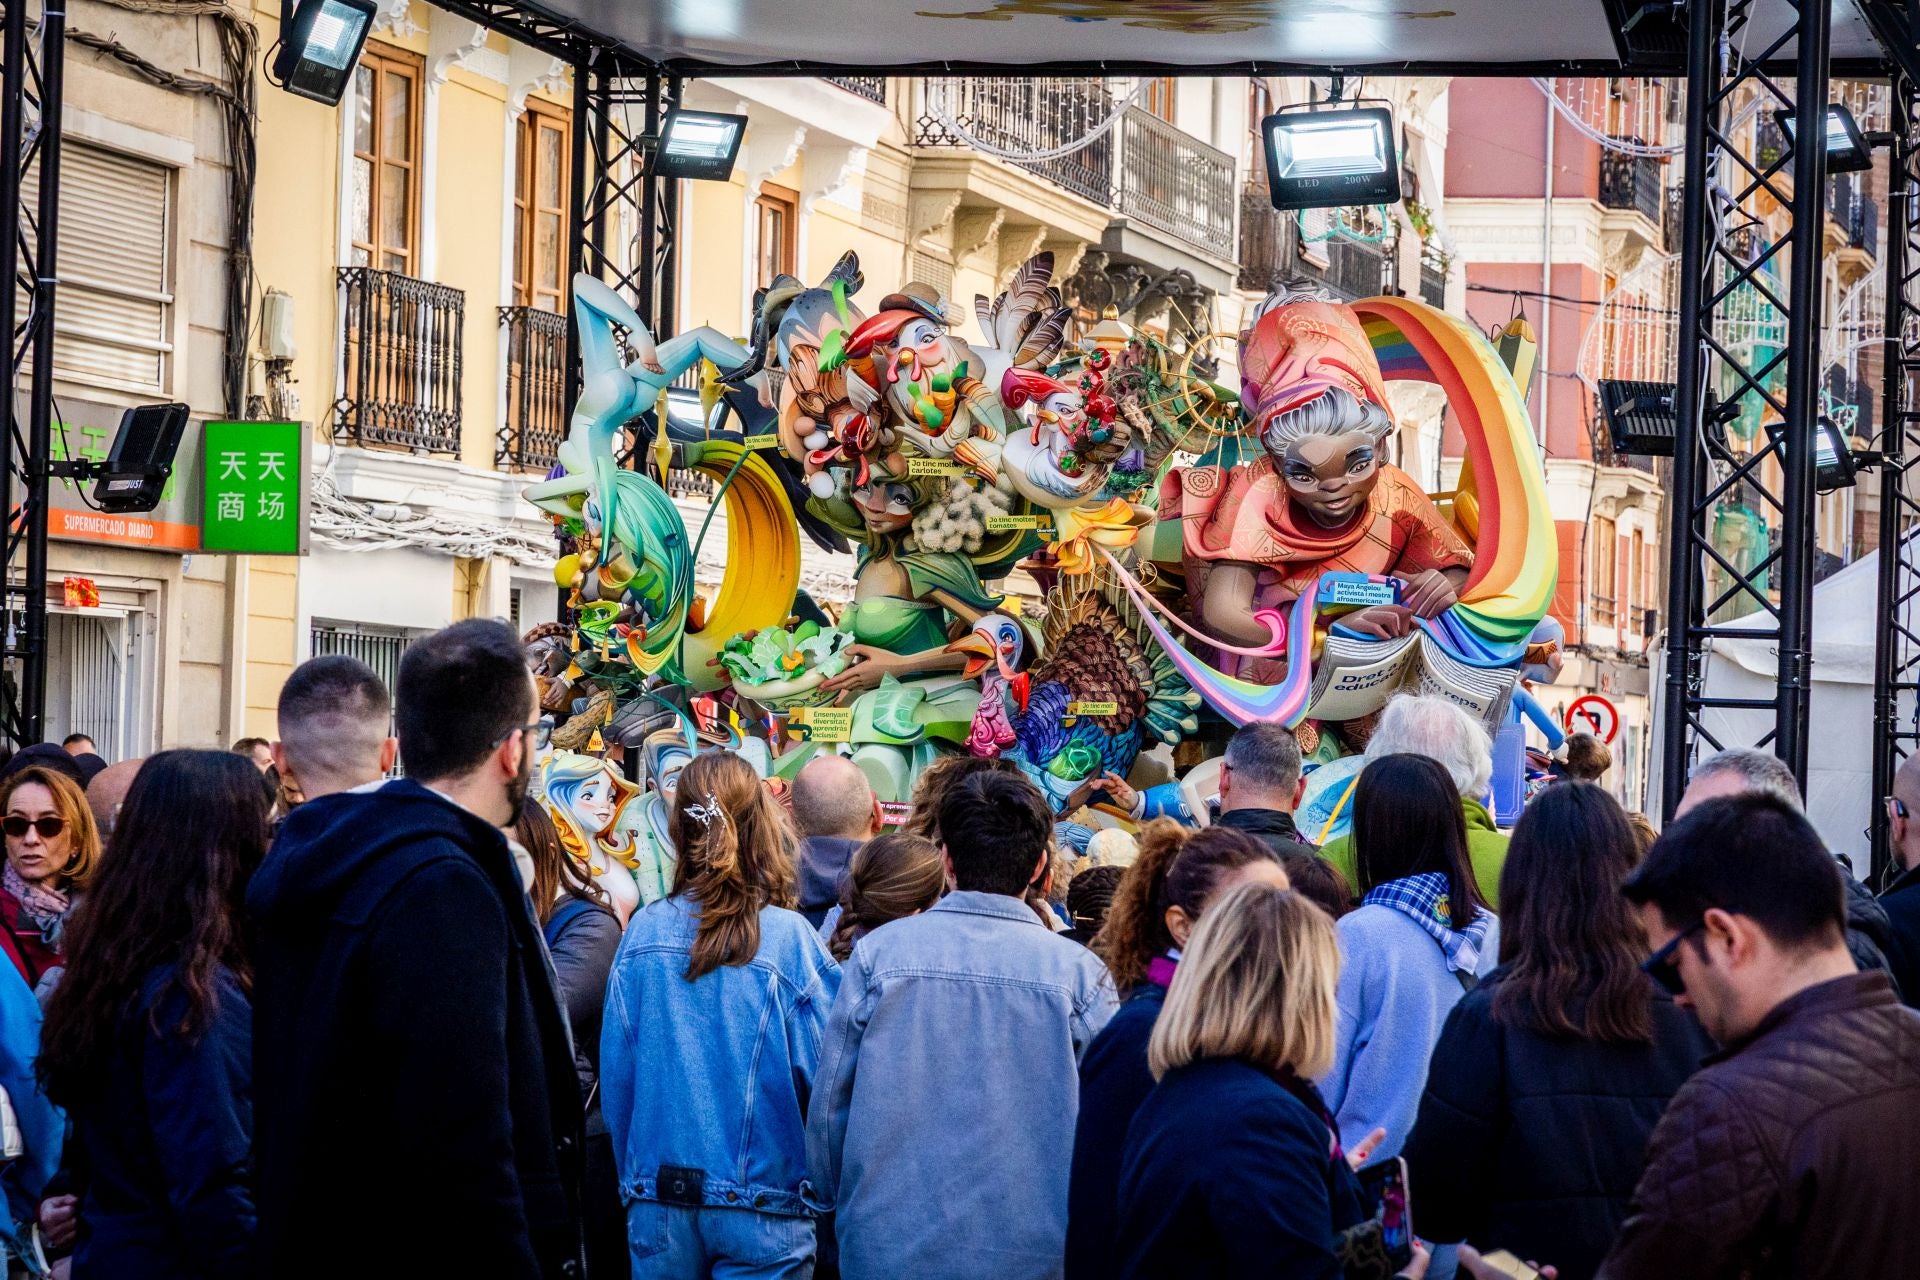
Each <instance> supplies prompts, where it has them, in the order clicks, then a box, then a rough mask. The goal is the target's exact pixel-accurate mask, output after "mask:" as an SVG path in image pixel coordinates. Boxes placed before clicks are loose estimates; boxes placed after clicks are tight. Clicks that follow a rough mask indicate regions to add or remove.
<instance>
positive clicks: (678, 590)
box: [527, 274, 748, 679]
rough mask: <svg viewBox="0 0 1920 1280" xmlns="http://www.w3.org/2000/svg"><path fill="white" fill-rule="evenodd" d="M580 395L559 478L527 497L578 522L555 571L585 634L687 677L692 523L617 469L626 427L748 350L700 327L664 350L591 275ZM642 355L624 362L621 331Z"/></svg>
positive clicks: (644, 480)
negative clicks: (682, 661)
mask: <svg viewBox="0 0 1920 1280" xmlns="http://www.w3.org/2000/svg"><path fill="white" fill-rule="evenodd" d="M573 289H574V295H573V296H574V309H575V322H576V324H577V325H578V328H579V332H580V363H581V376H582V380H581V387H580V399H579V401H578V402H577V403H576V404H575V405H574V410H573V422H572V426H571V427H570V428H569V430H568V433H567V439H566V441H565V442H564V443H563V444H562V445H561V446H560V449H559V457H560V468H559V470H560V473H561V474H558V475H556V476H554V477H553V478H552V479H549V480H546V481H543V482H542V483H540V484H536V485H533V486H532V487H530V488H529V489H528V490H527V498H528V499H529V500H530V501H532V502H533V503H534V504H535V505H536V506H538V507H540V508H541V510H543V511H547V512H549V513H552V514H554V515H557V516H560V517H561V518H562V519H563V520H567V519H575V520H578V521H579V533H578V537H577V541H578V545H579V554H578V558H577V560H573V561H571V562H568V561H563V562H562V564H561V565H560V566H559V568H558V570H557V571H556V577H558V578H560V579H561V585H563V586H567V585H571V586H573V587H575V589H576V590H577V591H578V593H579V603H580V608H581V615H582V616H581V625H580V629H581V632H582V634H583V636H584V637H585V638H586V639H588V640H590V641H593V642H594V643H595V644H596V645H597V646H598V647H600V648H602V649H605V650H608V651H616V650H617V651H623V652H624V654H625V656H626V658H627V659H628V660H629V661H630V662H631V663H632V665H633V667H634V668H635V669H636V671H637V672H639V673H641V674H644V675H653V674H655V673H656V672H659V673H663V674H665V675H666V676H667V678H669V679H678V678H679V673H678V661H677V659H678V653H679V646H680V640H681V637H682V636H683V635H684V634H685V631H686V623H687V612H688V610H689V609H690V608H691V606H692V603H693V556H692V553H691V551H690V549H689V547H688V546H687V544H686V527H685V522H684V521H682V520H681V518H680V514H679V512H678V511H677V510H676V509H675V508H674V505H673V502H672V500H671V499H670V498H668V497H667V494H666V491H665V490H663V489H661V488H660V486H659V485H658V484H656V483H654V481H653V480H651V479H649V478H648V477H647V476H646V475H645V474H643V473H641V472H638V471H630V470H627V469H625V468H623V467H621V466H620V465H619V457H618V448H619V442H620V432H621V429H622V428H623V427H625V426H627V424H628V423H630V422H632V421H633V420H634V419H635V418H638V417H639V416H640V415H642V414H644V413H647V412H648V411H650V410H652V409H653V408H654V406H655V405H656V403H657V402H658V401H659V399H660V397H661V395H662V394H663V392H664V391H665V389H666V388H667V387H668V386H669V385H671V384H672V382H673V380H674V379H675V378H678V377H679V376H680V375H682V374H684V373H686V372H687V370H689V369H691V368H693V367H694V366H695V365H696V364H698V363H699V362H700V361H701V359H703V358H704V359H707V360H710V361H712V362H713V363H714V365H715V366H716V367H717V368H719V369H721V370H723V371H724V370H730V369H735V368H738V367H739V366H740V365H743V364H745V363H746V361H747V358H748V352H747V349H746V348H745V347H743V346H741V345H740V344H739V343H737V342H734V341H733V340H731V339H729V338H727V337H726V336H725V335H723V334H721V333H720V332H719V331H718V330H715V329H706V328H702V329H694V330H692V331H690V332H687V333H683V334H680V335H678V336H676V337H673V338H669V339H668V340H667V341H666V342H663V343H661V344H659V345H658V347H656V346H655V345H654V341H653V338H652V335H650V334H649V333H648V332H647V327H646V325H645V324H644V323H643V322H642V321H641V319H640V317H639V316H638V315H636V314H635V313H634V310H633V308H632V307H630V306H629V305H627V303H626V302H625V300H623V299H622V298H621V297H620V296H619V295H618V294H616V293H615V292H614V291H613V290H612V289H610V288H608V287H607V285H606V284H604V283H603V282H601V281H600V280H597V279H595V278H593V277H592V276H589V275H585V274H581V275H577V276H575V277H574V280H573ZM616 326H618V327H620V328H623V329H625V330H626V331H627V342H628V344H629V345H630V346H631V347H632V348H633V349H634V351H635V352H636V356H635V360H634V362H633V363H632V364H627V363H625V362H623V360H622V359H621V353H620V345H619V342H618V341H617V339H616V336H615V332H614V330H615V327H616Z"/></svg>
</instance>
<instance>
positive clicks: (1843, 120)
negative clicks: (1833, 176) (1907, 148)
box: [1773, 102, 1873, 173]
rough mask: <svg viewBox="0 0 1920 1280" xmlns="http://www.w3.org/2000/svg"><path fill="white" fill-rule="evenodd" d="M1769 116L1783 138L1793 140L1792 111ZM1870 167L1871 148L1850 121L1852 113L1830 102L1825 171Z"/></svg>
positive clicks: (1839, 171) (1836, 171) (1794, 136)
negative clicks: (1777, 126)
mask: <svg viewBox="0 0 1920 1280" xmlns="http://www.w3.org/2000/svg"><path fill="white" fill-rule="evenodd" d="M1773 118H1774V120H1775V121H1777V122H1778V123H1779V125H1780V131H1781V132H1782V133H1784V134H1786V135H1787V141H1788V142H1797V140H1798V139H1797V137H1796V135H1795V133H1794V121H1793V112H1791V111H1776V112H1774V113H1773ZM1871 168H1873V149H1872V148H1871V147H1869V146H1868V145H1867V139H1866V135H1865V134H1863V133H1861V132H1860V126H1859V125H1857V124H1855V123H1854V120H1853V112H1851V111H1849V110H1847V109H1846V108H1845V107H1843V106H1841V105H1840V104H1839V103H1837V102H1836V103H1833V104H1832V105H1830V106H1829V107H1828V108H1827V172H1828V173H1858V172H1860V171H1861V170H1863V169H1871Z"/></svg>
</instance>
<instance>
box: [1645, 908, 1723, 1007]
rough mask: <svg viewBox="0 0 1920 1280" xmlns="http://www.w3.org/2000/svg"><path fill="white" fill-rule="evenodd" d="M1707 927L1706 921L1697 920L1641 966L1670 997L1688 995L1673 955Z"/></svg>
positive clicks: (1668, 941)
mask: <svg viewBox="0 0 1920 1280" xmlns="http://www.w3.org/2000/svg"><path fill="white" fill-rule="evenodd" d="M1706 927H1707V922H1706V921H1705V920H1696V921H1694V922H1693V923H1692V924H1690V925H1688V926H1687V927H1686V928H1684V929H1682V930H1681V931H1680V932H1679V933H1676V934H1674V935H1673V937H1671V938H1670V939H1668V940H1667V945H1666V946H1664V947H1661V948H1660V949H1659V950H1658V951H1656V952H1654V953H1653V954H1652V955H1650V956H1648V957H1647V958H1646V959H1645V960H1643V961H1642V962H1641V964H1640V971H1641V972H1642V973H1645V974H1646V975H1647V976H1648V977H1649V978H1652V979H1653V980H1654V981H1655V982H1657V983H1659V984H1660V985H1661V987H1663V988H1664V989H1665V990H1666V993H1667V994H1668V995H1670V996H1683V995H1685V994H1686V993H1687V983H1686V979H1684V978H1682V977H1681V976H1680V966H1679V965H1677V964H1675V963H1674V959H1673V953H1674V952H1676V951H1678V950H1679V949H1680V944H1681V943H1683V942H1685V941H1686V940H1687V939H1688V938H1691V937H1692V936H1693V935H1694V934H1696V933H1698V932H1700V931H1701V930H1702V929H1704V928H1706Z"/></svg>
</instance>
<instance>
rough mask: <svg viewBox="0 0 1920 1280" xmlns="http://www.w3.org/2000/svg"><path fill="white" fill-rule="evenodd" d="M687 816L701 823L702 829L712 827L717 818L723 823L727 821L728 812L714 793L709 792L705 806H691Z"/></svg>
mask: <svg viewBox="0 0 1920 1280" xmlns="http://www.w3.org/2000/svg"><path fill="white" fill-rule="evenodd" d="M687 816H688V817H689V818H692V819H693V820H694V821H695V822H697V823H699V824H700V825H701V826H702V827H711V826H712V825H713V820H714V819H715V818H718V819H720V820H721V821H723V822H724V821H726V817H727V813H726V810H724V809H722V808H721V807H720V802H719V801H718V800H716V799H715V798H714V795H713V793H712V792H711V791H709V792H708V793H707V801H706V803H705V804H690V805H688V806H687Z"/></svg>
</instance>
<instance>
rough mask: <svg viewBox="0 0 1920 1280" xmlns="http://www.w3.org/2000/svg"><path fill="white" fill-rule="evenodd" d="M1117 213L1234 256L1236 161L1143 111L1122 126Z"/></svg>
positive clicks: (1133, 112) (1131, 113)
mask: <svg viewBox="0 0 1920 1280" xmlns="http://www.w3.org/2000/svg"><path fill="white" fill-rule="evenodd" d="M1119 135H1120V146H1119V157H1120V163H1119V166H1118V170H1117V172H1116V173H1115V175H1114V195H1113V207H1114V210H1115V211H1116V212H1118V213H1120V214H1123V215H1125V216H1126V217H1129V218H1133V219H1135V220H1137V221H1139V222H1143V223H1145V224H1146V225H1147V226H1150V227H1153V228H1155V229H1157V230H1160V231H1164V232H1166V233H1167V234H1168V235H1172V236H1177V237H1178V238H1180V239H1182V240H1185V241H1186V242H1187V243H1189V244H1191V245H1194V246H1196V247H1198V248H1200V249H1204V250H1205V251H1207V252H1208V253H1211V254H1215V255H1217V256H1219V257H1222V258H1231V257H1232V256H1233V205H1234V184H1233V157H1232V156H1230V155H1228V154H1227V153H1226V152H1224V151H1221V150H1219V149H1218V148H1216V147H1210V146H1208V145H1207V144H1206V143H1204V142H1202V141H1200V139H1198V138H1196V137H1194V136H1193V135H1192V134H1189V133H1182V132H1181V131H1180V130H1179V129H1176V128H1174V127H1173V126H1172V125H1170V124H1168V123H1167V122H1166V121H1165V120H1162V119H1161V118H1160V117H1159V116H1156V115H1154V114H1153V113H1152V112H1151V111H1147V110H1145V109H1144V108H1141V107H1128V108H1127V110H1126V112H1125V114H1124V115H1122V116H1121V118H1120V124H1119Z"/></svg>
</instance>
